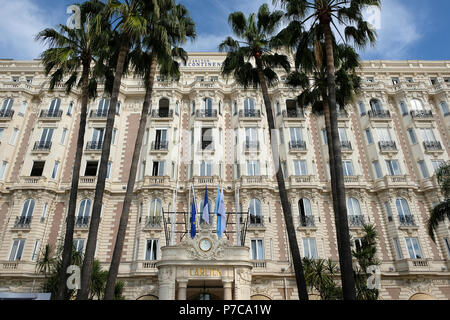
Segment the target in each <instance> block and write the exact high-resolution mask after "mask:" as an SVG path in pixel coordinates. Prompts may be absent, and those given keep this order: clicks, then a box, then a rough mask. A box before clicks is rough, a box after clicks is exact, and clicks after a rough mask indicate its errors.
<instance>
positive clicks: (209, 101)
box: [203, 98, 213, 116]
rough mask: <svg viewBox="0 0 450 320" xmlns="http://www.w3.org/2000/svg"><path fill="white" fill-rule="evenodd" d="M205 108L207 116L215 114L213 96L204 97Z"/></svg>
mask: <svg viewBox="0 0 450 320" xmlns="http://www.w3.org/2000/svg"><path fill="white" fill-rule="evenodd" d="M203 110H204V111H205V115H206V116H212V115H213V100H212V99H211V98H204V99H203Z"/></svg>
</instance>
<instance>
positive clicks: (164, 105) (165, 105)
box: [159, 98, 170, 118]
mask: <svg viewBox="0 0 450 320" xmlns="http://www.w3.org/2000/svg"><path fill="white" fill-rule="evenodd" d="M169 107H170V101H169V99H167V98H162V99H160V100H159V117H160V118H167V117H168V116H169Z"/></svg>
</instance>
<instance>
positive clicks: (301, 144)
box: [289, 141, 306, 150]
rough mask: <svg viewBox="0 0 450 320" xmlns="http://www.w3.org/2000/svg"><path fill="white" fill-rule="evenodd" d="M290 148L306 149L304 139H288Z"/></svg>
mask: <svg viewBox="0 0 450 320" xmlns="http://www.w3.org/2000/svg"><path fill="white" fill-rule="evenodd" d="M289 149H290V150H306V141H290V142H289Z"/></svg>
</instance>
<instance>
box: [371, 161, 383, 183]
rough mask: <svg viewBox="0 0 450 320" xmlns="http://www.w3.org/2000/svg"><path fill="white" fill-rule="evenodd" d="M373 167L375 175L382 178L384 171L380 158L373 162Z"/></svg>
mask: <svg viewBox="0 0 450 320" xmlns="http://www.w3.org/2000/svg"><path fill="white" fill-rule="evenodd" d="M373 168H374V169H375V177H376V178H377V179H380V178H382V177H383V173H382V172H381V166H380V162H379V161H378V160H377V161H374V162H373Z"/></svg>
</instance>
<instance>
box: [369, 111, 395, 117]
mask: <svg viewBox="0 0 450 320" xmlns="http://www.w3.org/2000/svg"><path fill="white" fill-rule="evenodd" d="M368 114H369V117H370V118H379V119H385V118H390V117H391V112H390V111H389V110H371V111H369V112H368Z"/></svg>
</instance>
